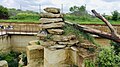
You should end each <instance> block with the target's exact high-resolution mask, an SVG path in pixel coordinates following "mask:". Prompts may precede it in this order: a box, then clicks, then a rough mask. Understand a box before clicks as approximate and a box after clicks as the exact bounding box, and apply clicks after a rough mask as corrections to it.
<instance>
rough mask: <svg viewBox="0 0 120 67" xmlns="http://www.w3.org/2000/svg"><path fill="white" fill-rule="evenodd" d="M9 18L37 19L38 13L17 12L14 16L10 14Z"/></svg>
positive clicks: (38, 17)
mask: <svg viewBox="0 0 120 67" xmlns="http://www.w3.org/2000/svg"><path fill="white" fill-rule="evenodd" d="M10 19H17V20H39V19H40V16H39V15H38V14H32V13H18V14H17V15H16V16H11V17H10Z"/></svg>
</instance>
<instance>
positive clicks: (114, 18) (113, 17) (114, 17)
mask: <svg viewBox="0 0 120 67" xmlns="http://www.w3.org/2000/svg"><path fill="white" fill-rule="evenodd" d="M118 16H119V13H118V11H117V10H115V11H113V13H112V20H114V21H117V20H118V18H119V17H118Z"/></svg>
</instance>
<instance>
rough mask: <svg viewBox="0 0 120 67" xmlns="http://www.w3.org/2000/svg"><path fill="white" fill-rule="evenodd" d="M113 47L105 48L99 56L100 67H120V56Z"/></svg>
mask: <svg viewBox="0 0 120 67" xmlns="http://www.w3.org/2000/svg"><path fill="white" fill-rule="evenodd" d="M113 49H114V48H113V47H104V48H102V49H101V51H100V52H99V54H98V59H97V64H98V67H120V63H119V62H120V54H119V55H116V54H115V51H114V50H113Z"/></svg>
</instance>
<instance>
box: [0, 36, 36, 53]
mask: <svg viewBox="0 0 120 67" xmlns="http://www.w3.org/2000/svg"><path fill="white" fill-rule="evenodd" d="M32 40H36V36H33V35H31V36H30V35H9V36H4V37H1V38H0V53H2V52H8V51H10V50H13V51H18V52H23V51H26V49H25V48H26V46H27V45H28V42H30V41H32Z"/></svg>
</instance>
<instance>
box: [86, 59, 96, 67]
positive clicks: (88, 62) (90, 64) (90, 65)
mask: <svg viewBox="0 0 120 67" xmlns="http://www.w3.org/2000/svg"><path fill="white" fill-rule="evenodd" d="M84 64H85V67H95V63H94V62H93V61H91V60H89V59H85V60H84Z"/></svg>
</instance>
